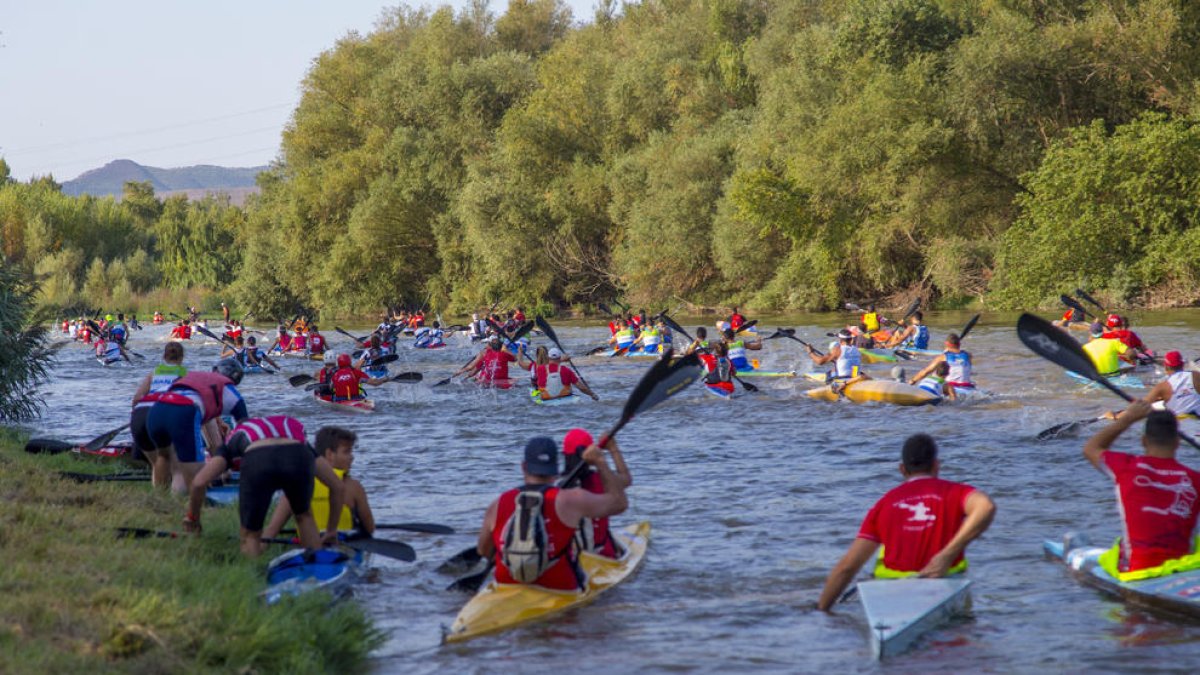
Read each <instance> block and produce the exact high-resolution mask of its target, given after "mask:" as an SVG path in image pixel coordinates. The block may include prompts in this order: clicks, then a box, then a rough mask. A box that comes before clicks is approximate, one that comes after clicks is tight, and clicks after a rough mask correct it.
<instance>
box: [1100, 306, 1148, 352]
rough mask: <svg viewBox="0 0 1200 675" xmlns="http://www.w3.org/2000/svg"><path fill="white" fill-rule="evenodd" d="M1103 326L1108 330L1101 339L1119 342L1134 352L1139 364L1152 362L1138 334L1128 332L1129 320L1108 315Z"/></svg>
mask: <svg viewBox="0 0 1200 675" xmlns="http://www.w3.org/2000/svg"><path fill="white" fill-rule="evenodd" d="M1104 326H1105V328H1107V329H1108V330H1106V331H1104V335H1102V336H1101V337H1103V338H1106V339H1109V340H1120V341H1121V344H1123V345H1125V346H1126V347H1129V348H1130V349H1132V350H1133V351H1134V354H1135V358H1136V360H1137V361H1139V362H1146V363H1151V362H1153V359H1154V357H1153V355H1152V354H1150V350H1148V349H1146V345H1145V344H1143V343H1142V339H1141V338H1140V337H1138V334H1137V333H1135V332H1133V331H1131V330H1129V320H1128V319H1127V318H1125V317H1123V316H1121V315H1120V314H1109V315H1108V316H1107V317H1105V321H1104Z"/></svg>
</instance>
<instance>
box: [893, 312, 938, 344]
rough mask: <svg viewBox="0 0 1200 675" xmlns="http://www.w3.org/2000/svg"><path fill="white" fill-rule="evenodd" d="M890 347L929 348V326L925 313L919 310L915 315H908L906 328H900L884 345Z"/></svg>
mask: <svg viewBox="0 0 1200 675" xmlns="http://www.w3.org/2000/svg"><path fill="white" fill-rule="evenodd" d="M884 347H887V348H888V349H891V348H893V347H900V348H902V349H928V348H929V326H926V325H925V315H924V314H923V313H922V312H921V311H920V310H917V311H915V312H913V315H912V316H910V317H908V325H907V326H905V327H904V330H898V331H896V332H895V333H893V334H892V337H891V338H890V339H889V340H888V341H887V344H885V345H884Z"/></svg>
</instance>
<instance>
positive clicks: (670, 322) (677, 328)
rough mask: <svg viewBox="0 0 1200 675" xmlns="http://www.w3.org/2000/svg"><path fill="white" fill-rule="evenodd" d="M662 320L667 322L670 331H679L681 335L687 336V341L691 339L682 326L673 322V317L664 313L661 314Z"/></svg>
mask: <svg viewBox="0 0 1200 675" xmlns="http://www.w3.org/2000/svg"><path fill="white" fill-rule="evenodd" d="M662 320H663V323H665V324H667V328H670V329H671V330H672V331H674V332H676V333H679V334H680V335H682V336H683V337H685V338H687V339H688V340H689V341H690V340H692V336H691V335H688V332H687V331H686V330H684V329H683V326H680V325H679V324H677V323H675V319H672V318H671V317H669V316H667V315H666V314H663V315H662Z"/></svg>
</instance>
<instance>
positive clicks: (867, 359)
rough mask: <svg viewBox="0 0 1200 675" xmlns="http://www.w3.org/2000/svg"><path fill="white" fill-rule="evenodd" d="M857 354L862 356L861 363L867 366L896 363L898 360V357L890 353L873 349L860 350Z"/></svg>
mask: <svg viewBox="0 0 1200 675" xmlns="http://www.w3.org/2000/svg"><path fill="white" fill-rule="evenodd" d="M858 353H860V354H862V362H863V363H865V364H868V365H869V364H872V363H896V362H897V361H899V360H900V359H899V357H897V356H896V355H895V354H893V353H891V352H885V351H878V350H874V349H860V350H858Z"/></svg>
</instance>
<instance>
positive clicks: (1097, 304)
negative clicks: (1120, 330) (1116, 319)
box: [1075, 288, 1108, 314]
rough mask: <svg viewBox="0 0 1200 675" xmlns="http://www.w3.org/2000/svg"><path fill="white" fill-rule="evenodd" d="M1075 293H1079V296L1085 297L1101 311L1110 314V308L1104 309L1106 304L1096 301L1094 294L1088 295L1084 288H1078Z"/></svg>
mask: <svg viewBox="0 0 1200 675" xmlns="http://www.w3.org/2000/svg"><path fill="white" fill-rule="evenodd" d="M1075 295H1078V296H1079V297H1081V298H1083V299H1084V300H1086V301H1087V302H1090V303H1092V304H1093V305H1095V307H1096V309H1098V310H1100V312H1101V313H1103V314H1108V310H1107V309H1104V305H1102V304H1100V303H1098V302H1096V299H1095V298H1093V297H1092V296H1090V295H1088V294H1087V291H1085V290H1083V289H1082V288H1076V289H1075Z"/></svg>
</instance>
